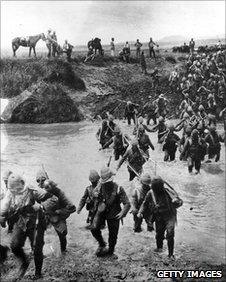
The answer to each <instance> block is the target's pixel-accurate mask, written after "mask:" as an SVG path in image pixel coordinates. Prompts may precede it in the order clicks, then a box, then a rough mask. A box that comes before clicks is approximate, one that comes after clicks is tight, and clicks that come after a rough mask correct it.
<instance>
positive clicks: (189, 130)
mask: <svg viewBox="0 0 226 282" xmlns="http://www.w3.org/2000/svg"><path fill="white" fill-rule="evenodd" d="M191 133H192V127H191V126H190V125H187V126H185V127H184V132H183V135H182V137H181V139H180V147H179V150H180V160H181V161H186V160H187V158H188V154H187V153H185V154H183V155H182V151H183V148H184V145H185V143H186V140H187V139H188V138H190V137H191Z"/></svg>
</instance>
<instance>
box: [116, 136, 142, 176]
mask: <svg viewBox="0 0 226 282" xmlns="http://www.w3.org/2000/svg"><path fill="white" fill-rule="evenodd" d="M126 160H127V161H128V162H127V168H128V171H129V181H132V180H133V179H134V178H135V177H136V176H137V174H141V173H142V168H143V164H144V163H145V161H146V158H145V156H143V154H142V152H141V151H140V149H139V148H138V141H137V140H136V139H135V140H133V141H132V142H131V148H128V149H127V151H126V152H125V154H124V155H123V157H122V158H121V160H120V161H119V163H118V166H117V170H119V168H120V166H121V165H122V164H123V162H124V161H126Z"/></svg>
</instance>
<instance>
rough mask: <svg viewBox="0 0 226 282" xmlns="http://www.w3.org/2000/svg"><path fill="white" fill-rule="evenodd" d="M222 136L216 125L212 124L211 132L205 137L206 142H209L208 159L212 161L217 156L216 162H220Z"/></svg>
mask: <svg viewBox="0 0 226 282" xmlns="http://www.w3.org/2000/svg"><path fill="white" fill-rule="evenodd" d="M220 141H221V138H220V136H219V135H218V133H217V131H216V127H215V126H214V125H211V126H210V128H209V133H208V134H207V135H206V137H205V142H206V143H207V144H208V160H207V162H211V159H212V158H214V157H215V162H218V161H219V159H220V150H221V144H220Z"/></svg>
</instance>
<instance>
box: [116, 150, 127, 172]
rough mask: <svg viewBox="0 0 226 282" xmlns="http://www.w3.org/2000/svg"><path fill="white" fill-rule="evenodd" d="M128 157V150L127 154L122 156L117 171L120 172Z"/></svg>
mask: <svg viewBox="0 0 226 282" xmlns="http://www.w3.org/2000/svg"><path fill="white" fill-rule="evenodd" d="M127 157H128V150H127V151H126V152H125V154H124V155H123V156H122V158H121V160H120V161H119V163H118V166H117V170H119V168H120V166H121V165H122V164H123V163H124V161H125V160H126V159H127Z"/></svg>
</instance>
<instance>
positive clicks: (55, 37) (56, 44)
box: [51, 31, 58, 57]
mask: <svg viewBox="0 0 226 282" xmlns="http://www.w3.org/2000/svg"><path fill="white" fill-rule="evenodd" d="M51 38H52V56H53V57H55V56H56V53H57V47H58V43H57V36H56V31H53V34H52V35H51Z"/></svg>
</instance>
